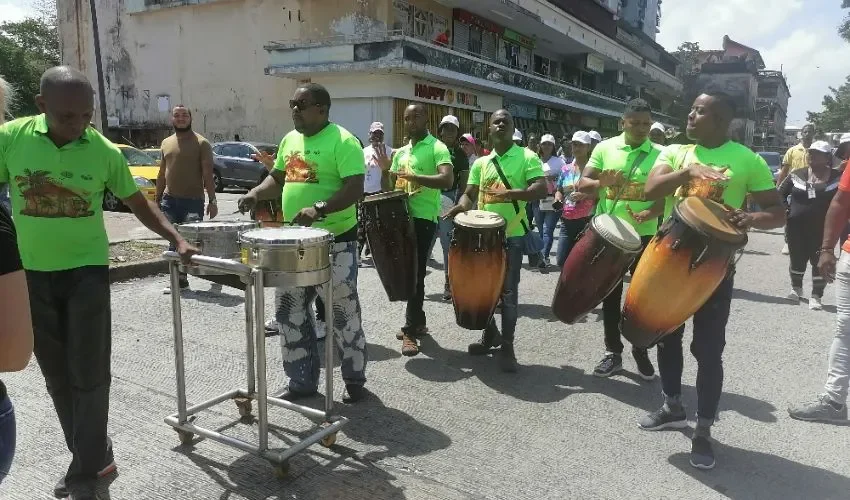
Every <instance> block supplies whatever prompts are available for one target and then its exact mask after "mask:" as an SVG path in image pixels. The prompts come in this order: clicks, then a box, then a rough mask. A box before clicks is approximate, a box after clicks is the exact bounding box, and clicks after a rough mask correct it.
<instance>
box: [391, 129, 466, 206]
mask: <svg viewBox="0 0 850 500" xmlns="http://www.w3.org/2000/svg"><path fill="white" fill-rule="evenodd" d="M440 165H448V166H449V167H452V154H451V153H450V152H449V148H448V147H446V145H445V144H443V143H442V142H441V141H438V140H437V138H436V137H434V136H433V135H431V134H428V135H426V136H425V138H424V139H422V140H421V141H419V142H417V143H416V145H415V146H411V145H410V143H409V142H408V143H407V144H405V145H404V146H402V147H401V148H399V149H397V150H396V152H395V155H394V156H393V164H392V167H390V172H393V173H398V172H411V173H414V174H416V175H437V174H438V173H439V169H438V168H437V167H439V166H440ZM395 188H396V189H397V190H400V191H404V192H406V193H407V194H408V195H409V199H408V200H409V203H410V214H411V216H413V217H415V218H417V219H425V220H429V221H432V222H436V221H437V218H438V217H439V216H440V190H439V189H432V188H429V187H425V186H422V185H420V184H419V183H418V182H410V181H406V180H404V179H396V183H395Z"/></svg>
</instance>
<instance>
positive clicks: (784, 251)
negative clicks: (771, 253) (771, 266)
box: [782, 243, 791, 255]
mask: <svg viewBox="0 0 850 500" xmlns="http://www.w3.org/2000/svg"><path fill="white" fill-rule="evenodd" d="M789 253H791V251H790V250H788V243H786V244H785V246H784V247H782V255H788V254H789Z"/></svg>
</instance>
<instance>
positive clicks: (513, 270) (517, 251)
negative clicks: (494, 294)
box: [487, 236, 523, 344]
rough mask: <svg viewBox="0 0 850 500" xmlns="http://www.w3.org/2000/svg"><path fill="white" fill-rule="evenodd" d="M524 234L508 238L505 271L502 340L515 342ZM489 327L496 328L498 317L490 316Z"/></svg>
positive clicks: (510, 342)
mask: <svg viewBox="0 0 850 500" xmlns="http://www.w3.org/2000/svg"><path fill="white" fill-rule="evenodd" d="M522 249H523V244H522V236H515V237H513V238H508V239H507V258H508V266H507V272H506V273H505V284H504V285H503V286H502V341H503V342H504V343H506V344H513V343H514V334H515V333H516V322H517V306H518V303H519V279H520V271H521V270H522V257H523V253H522ZM487 329H488V330H490V329H496V330H497V331H498V327H497V326H496V319H495V318H490V324H489V325H487Z"/></svg>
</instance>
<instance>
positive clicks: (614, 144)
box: [587, 134, 661, 236]
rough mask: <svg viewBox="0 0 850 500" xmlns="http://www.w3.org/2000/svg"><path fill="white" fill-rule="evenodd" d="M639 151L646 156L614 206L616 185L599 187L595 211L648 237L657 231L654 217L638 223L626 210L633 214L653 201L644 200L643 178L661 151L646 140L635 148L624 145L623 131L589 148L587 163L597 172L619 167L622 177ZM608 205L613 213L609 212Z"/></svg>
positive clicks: (628, 170) (647, 175)
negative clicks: (624, 223)
mask: <svg viewBox="0 0 850 500" xmlns="http://www.w3.org/2000/svg"><path fill="white" fill-rule="evenodd" d="M641 153H646V156H645V157H644V159H643V160H642V161H641V162H640V164H639V165H637V166H636V167H635V169H634V171H633V172H632V176H631V177H630V178H628V180H627V184H626V185H625V186H624V187H623V189H622V193H621V194H620V198H619V200H618V201H617V204H616V205H614V200H615V198H616V196H617V191H618V188H615V187H611V188H605V189H600V190H599V202H598V204H597V205H596V213H598V214H607V213H611V214H612V215H616V216H617V217H619V218H621V219H623V220H624V221H626V222H628V223H629V224H631V225H632V226H633V227H634V228H635V230H637V232H638V234H640V235H641V236H648V235H652V234H655V231H656V230H658V219H657V218H653V219H651V220H648V221H646V222H643V223H642V224H638V223H637V221H635V219H634V218H633V217H632V215H631V214H630V213H629V210H631V211H632V212H633V213H635V214H636V213H638V212H641V211H643V210H648V209H649V208H651V207H652V205H654V204H655V201H652V200H650V201H647V200H646V196H645V194H644V188H645V186H646V179H647V178H648V177H649V172H650V171H652V167H653V166H654V165H655V162H656V160H657V159H658V155H659V153H661V148H659V147H658V146H656V145H655V144H653V143H652V142H651V141H649V139H647V140H646V141H644V143H643V144H641V145H640V146H638V147H637V148H632V147H631V146H629V145H628V144H626V139H625V134H621V135H619V136H617V137H612V138H610V139H607V140H604V141H602V142H600V143H599V144H597V145H596V148H595V149H594V150H593V154H591V155H590V160H589V161H588V162H587V166H588V167H592V168H595V169H597V170H599V171H602V170H619V171H621V172H623V176H624V177H625V176H628V175H629V172H630V171H631V170H632V165H633V164H634V162H635V161H636V160H637V159H638V155H640V154H641ZM612 207H613V212H612V211H611V209H612Z"/></svg>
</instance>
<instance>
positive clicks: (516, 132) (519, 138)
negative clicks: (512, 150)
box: [513, 128, 522, 141]
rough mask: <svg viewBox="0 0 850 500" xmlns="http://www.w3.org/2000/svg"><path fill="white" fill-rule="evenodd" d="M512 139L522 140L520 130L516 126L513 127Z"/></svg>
mask: <svg viewBox="0 0 850 500" xmlns="http://www.w3.org/2000/svg"><path fill="white" fill-rule="evenodd" d="M513 140H515V141H521V140H522V132H520V131H519V129H518V128H515V129H514V139H513Z"/></svg>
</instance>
